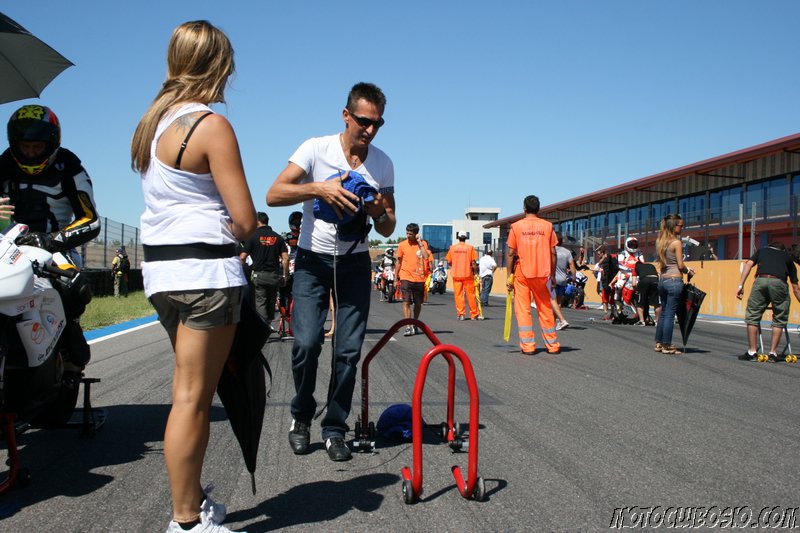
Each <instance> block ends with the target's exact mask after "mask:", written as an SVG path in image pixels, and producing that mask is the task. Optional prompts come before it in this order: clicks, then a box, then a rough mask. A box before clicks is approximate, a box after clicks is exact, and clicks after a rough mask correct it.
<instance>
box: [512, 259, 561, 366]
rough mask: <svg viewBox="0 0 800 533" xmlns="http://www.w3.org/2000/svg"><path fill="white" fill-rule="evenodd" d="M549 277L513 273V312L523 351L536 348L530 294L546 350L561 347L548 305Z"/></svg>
mask: <svg viewBox="0 0 800 533" xmlns="http://www.w3.org/2000/svg"><path fill="white" fill-rule="evenodd" d="M548 279H549V278H526V277H524V276H523V275H521V274H520V273H518V272H517V273H514V314H515V315H516V317H517V328H519V329H518V333H519V347H520V349H521V350H522V351H523V352H533V351H534V350H535V349H536V338H535V333H534V330H533V316H532V315H531V296H533V301H534V302H536V313H537V314H538V315H539V326H540V327H541V328H542V337H544V344H545V346H546V347H547V351H548V352H554V351H557V350H559V349H561V345H560V344H559V342H558V335H556V320H555V316H554V315H553V308H552V307H551V306H550V289H548V288H547V280H548Z"/></svg>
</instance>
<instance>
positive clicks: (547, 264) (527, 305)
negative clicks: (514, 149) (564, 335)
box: [507, 195, 561, 355]
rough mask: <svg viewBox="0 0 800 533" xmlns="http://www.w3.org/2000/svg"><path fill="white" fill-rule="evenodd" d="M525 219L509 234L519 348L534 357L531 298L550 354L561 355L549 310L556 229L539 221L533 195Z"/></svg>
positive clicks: (553, 276) (526, 201)
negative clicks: (549, 283)
mask: <svg viewBox="0 0 800 533" xmlns="http://www.w3.org/2000/svg"><path fill="white" fill-rule="evenodd" d="M523 207H524V209H525V218H523V219H522V220H519V221H517V222H515V223H513V224H511V229H510V231H509V233H508V263H507V264H508V265H509V272H511V273H513V278H511V277H510V278H509V281H508V288H509V290H511V289H512V288H513V290H514V314H515V315H516V317H517V327H518V332H519V347H520V350H522V353H523V354H526V355H533V353H534V351H535V350H536V338H535V333H534V330H533V317H532V315H531V297H532V298H533V301H534V302H535V303H536V312H537V314H538V315H539V325H540V326H541V328H542V337H544V344H545V346H546V348H547V351H548V352H549V353H551V354H557V353H560V352H561V345H560V344H559V342H558V335H557V334H556V322H555V318H554V316H553V308H552V307H551V306H550V289H549V288H548V286H547V282H548V281H550V282H551V286H553V287H555V272H556V244H558V239H557V238H556V233H555V231H553V225H552V224H551V223H550V222H548V221H547V220H544V219H542V218H539V216H538V213H539V198H538V197H536V196H534V195H530V196H527V197H526V198H525V202H524V204H523Z"/></svg>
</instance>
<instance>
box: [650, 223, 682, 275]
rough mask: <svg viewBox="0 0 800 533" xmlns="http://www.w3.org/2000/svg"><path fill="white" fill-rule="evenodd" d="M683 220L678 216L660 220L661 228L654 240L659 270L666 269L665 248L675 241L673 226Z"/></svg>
mask: <svg viewBox="0 0 800 533" xmlns="http://www.w3.org/2000/svg"><path fill="white" fill-rule="evenodd" d="M681 220H683V219H682V218H681V216H680V215H673V214H669V215H667V216H665V217H664V218H663V219H662V220H661V226H660V227H659V228H658V237H657V238H656V264H658V268H659V270H664V269H665V268H667V248H669V245H670V243H672V241H674V240H675V239H677V238H678V237H677V236H676V235H675V226H677V225H678V222H680V221H681Z"/></svg>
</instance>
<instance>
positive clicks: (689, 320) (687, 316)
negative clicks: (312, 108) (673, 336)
mask: <svg viewBox="0 0 800 533" xmlns="http://www.w3.org/2000/svg"><path fill="white" fill-rule="evenodd" d="M705 297H706V293H704V292H703V291H701V290H700V289H698V288H697V286H696V285H693V284H691V283H687V284H686V285H684V286H683V293H682V294H681V299H680V301H679V302H678V309H677V312H676V314H677V315H678V326H680V328H681V336H682V337H683V348H684V351H686V343H687V342H689V334H690V333H691V332H692V328H693V327H694V322H695V320H697V315H698V313H700V306H701V305H703V300H704V299H705Z"/></svg>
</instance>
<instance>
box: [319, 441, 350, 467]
mask: <svg viewBox="0 0 800 533" xmlns="http://www.w3.org/2000/svg"><path fill="white" fill-rule="evenodd" d="M325 449H326V450H328V457H330V458H331V461H337V462H338V461H349V460H350V459H352V457H353V454H352V453H350V448H348V447H347V444H345V443H344V439H343V438H342V437H331V438H329V439H328V440H326V441H325Z"/></svg>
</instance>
